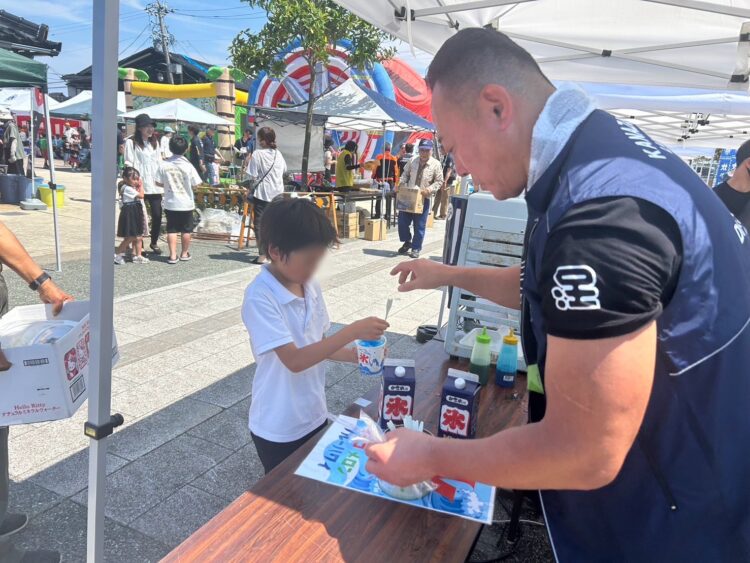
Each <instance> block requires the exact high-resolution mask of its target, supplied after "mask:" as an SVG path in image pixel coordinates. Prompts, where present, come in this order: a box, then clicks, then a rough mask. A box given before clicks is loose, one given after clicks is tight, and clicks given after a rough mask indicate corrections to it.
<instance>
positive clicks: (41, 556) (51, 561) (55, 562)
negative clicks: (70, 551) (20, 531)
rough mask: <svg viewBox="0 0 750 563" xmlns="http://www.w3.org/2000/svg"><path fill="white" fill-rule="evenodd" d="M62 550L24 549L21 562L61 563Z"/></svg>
mask: <svg viewBox="0 0 750 563" xmlns="http://www.w3.org/2000/svg"><path fill="white" fill-rule="evenodd" d="M60 559H61V558H60V552H59V551H49V550H47V549H34V550H31V551H24V552H23V557H22V558H21V563H60Z"/></svg>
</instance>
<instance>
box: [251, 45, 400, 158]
mask: <svg viewBox="0 0 750 563" xmlns="http://www.w3.org/2000/svg"><path fill="white" fill-rule="evenodd" d="M351 48H352V44H351V42H349V41H341V42H340V43H339V44H337V45H336V46H335V47H333V48H331V49H329V54H330V57H329V60H328V63H327V64H326V65H325V70H326V72H320V71H321V70H322V64H321V66H320V67H318V69H317V72H316V74H317V79H316V83H315V84H314V85H313V84H312V75H311V73H310V69H309V67H308V65H307V61H306V59H305V56H304V52H303V51H302V49H301V46H300V43H299V41H295V42H294V43H292V44H291V45H290V46H289V47H288V48H287V49H286V50H285V51H284V52H283V53H282V54H281V55H280V57H281V58H282V59H283V60H284V63H285V64H286V74H285V75H284V76H283V77H281V78H274V77H272V76H270V75H269V74H268V73H267V72H265V71H264V72H261V73H260V74H259V75H258V77H257V78H256V79H255V80H254V81H253V83H252V85H251V87H250V92H249V94H248V103H249V104H250V105H257V106H261V107H270V108H283V107H290V106H297V105H301V104H304V103H306V102H307V99H308V96H309V93H310V89H311V88H312V89H313V92H314V93H315V94H316V95H320V94H321V93H324V92H328V91H330V90H332V89H334V88H335V87H336V86H338V85H340V84H341V83H343V82H344V81H346V80H347V79H349V78H353V79H354V80H355V81H356V82H357V83H358V84H360V85H361V86H364V87H365V88H369V89H370V90H375V91H376V92H378V93H380V94H382V95H384V96H386V97H387V98H389V99H391V100H395V99H396V93H395V91H394V88H393V83H392V82H391V78H390V76H388V73H387V72H386V70H385V68H384V67H383V66H382V65H381V64H380V63H376V64H374V65H372V68H370V69H365V70H362V69H354V68H350V67H349V63H348V59H349V52H350V50H351ZM332 136H333V139H334V143H335V144H337V145H338V146H341V145H343V144H344V143H346V141H349V140H352V141H355V142H356V143H357V145H358V147H359V155H360V159H361V160H371V159H372V158H374V156H375V155H376V154H379V153H380V152H382V150H383V149H382V147H383V139H382V135H377V136H371V135H368V134H367V133H365V132H358V131H339V132H336V131H334V132H332ZM392 138H393V134H392V133H386V140H387V141H389V142H390V141H392ZM321 148H322V147H321Z"/></svg>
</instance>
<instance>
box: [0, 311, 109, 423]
mask: <svg viewBox="0 0 750 563" xmlns="http://www.w3.org/2000/svg"><path fill="white" fill-rule="evenodd" d="M0 346H2V350H3V353H4V354H5V356H6V357H7V359H8V361H9V362H10V363H11V367H10V369H8V370H7V371H2V372H0V426H9V425H13V424H28V423H32V422H43V421H48V420H59V419H61V418H69V417H70V416H72V415H73V414H74V413H75V412H76V411H77V410H78V408H79V407H80V406H81V405H82V404H83V403H84V401H85V400H86V398H87V397H88V375H89V367H90V358H91V331H90V326H89V303H88V302H85V301H81V302H71V303H66V304H65V306H64V307H63V310H62V312H61V313H60V314H59V315H58V316H56V317H55V316H54V315H53V314H52V307H51V306H49V305H29V306H25V307H16V308H15V309H13V310H12V311H10V312H9V313H8V314H6V315H5V316H4V317H3V318H2V319H0ZM118 358H119V355H118V351H117V339H116V338H115V335H114V333H113V334H112V363H113V364H114V363H115V362H116V361H117V360H118Z"/></svg>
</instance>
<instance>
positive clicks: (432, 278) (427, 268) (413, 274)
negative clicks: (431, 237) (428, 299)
mask: <svg viewBox="0 0 750 563" xmlns="http://www.w3.org/2000/svg"><path fill="white" fill-rule="evenodd" d="M450 271H451V266H446V265H445V264H439V263H437V262H434V261H432V260H425V259H424V258H422V259H420V260H409V261H406V262H401V263H400V264H399V265H398V266H396V267H395V268H393V270H391V275H392V276H395V275H397V274H398V290H399V291H411V290H413V289H436V288H438V287H442V286H444V285H448V278H449V276H450Z"/></svg>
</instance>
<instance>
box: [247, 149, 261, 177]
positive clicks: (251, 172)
mask: <svg viewBox="0 0 750 563" xmlns="http://www.w3.org/2000/svg"><path fill="white" fill-rule="evenodd" d="M258 158H259V156H258V153H257V152H256V153H253V156H252V157H251V158H250V162H248V163H247V170H246V172H247V175H248V176H250V177H251V178H257V177H258V162H257V160H258Z"/></svg>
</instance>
